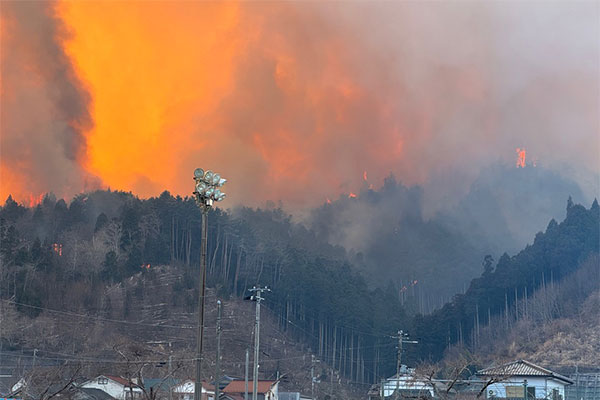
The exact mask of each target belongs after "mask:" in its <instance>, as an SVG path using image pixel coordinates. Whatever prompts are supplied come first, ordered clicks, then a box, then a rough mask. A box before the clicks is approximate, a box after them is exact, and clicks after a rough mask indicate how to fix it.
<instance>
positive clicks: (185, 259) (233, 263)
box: [0, 181, 600, 382]
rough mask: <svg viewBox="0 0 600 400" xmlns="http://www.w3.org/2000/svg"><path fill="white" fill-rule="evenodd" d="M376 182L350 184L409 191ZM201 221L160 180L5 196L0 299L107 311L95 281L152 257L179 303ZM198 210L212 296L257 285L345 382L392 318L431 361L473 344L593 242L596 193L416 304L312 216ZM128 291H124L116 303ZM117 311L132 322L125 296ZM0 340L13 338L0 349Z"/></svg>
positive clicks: (102, 284)
mask: <svg viewBox="0 0 600 400" xmlns="http://www.w3.org/2000/svg"><path fill="white" fill-rule="evenodd" d="M386 185H387V186H384V188H383V189H382V192H381V193H380V192H376V191H366V192H365V193H363V194H361V196H371V200H370V201H371V202H375V203H376V202H377V201H382V200H381V199H380V200H378V196H379V197H380V198H381V197H384V196H383V195H382V193H385V191H396V192H399V193H401V194H402V196H404V197H405V198H407V199H409V198H411V197H417V198H418V196H419V193H418V190H416V189H409V188H405V187H403V186H402V185H399V184H397V183H395V182H393V181H388V182H387V184H386ZM346 201H350V199H342V198H341V199H340V200H338V201H337V202H334V204H331V205H324V206H323V208H321V209H320V210H317V211H316V214H315V216H314V218H317V217H318V216H319V215H321V216H322V220H323V226H325V225H326V218H327V215H328V213H329V214H332V213H335V212H337V211H336V207H342V206H343V203H344V202H346ZM417 203H418V201H417ZM339 204H342V206H340V205H339ZM327 207H330V208H329V209H328V208H327ZM404 207H405V208H404V211H403V212H402V213H400V214H399V215H400V217H399V218H401V219H402V220H403V221H409V223H410V224H411V226H413V227H420V229H421V231H422V236H423V237H427V238H428V242H427V243H428V246H431V247H434V246H436V245H437V244H440V245H442V244H443V245H444V246H448V247H451V248H453V249H455V248H456V247H458V248H461V247H460V246H466V245H464V243H463V241H462V240H461V238H460V236H458V234H457V235H453V234H451V233H449V231H447V230H445V229H446V228H444V227H443V226H442V225H439V224H436V223H432V222H430V221H426V220H425V219H423V217H422V216H421V213H420V211H419V210H418V208H415V207H412V206H411V203H409V202H406V205H405V206H404ZM200 219H201V213H200V210H199V208H198V207H197V206H196V204H195V203H194V201H193V200H192V199H191V198H181V197H179V196H177V197H174V196H172V195H170V194H169V193H168V192H164V193H163V194H162V195H160V196H159V197H156V198H150V199H146V200H142V199H139V198H137V197H135V196H133V195H132V194H130V193H122V192H113V191H96V192H91V193H86V194H81V195H79V196H77V197H75V198H74V199H73V200H72V201H71V202H70V204H67V203H66V202H65V201H64V200H62V199H61V200H57V199H55V198H54V197H53V196H52V195H46V196H45V197H44V199H43V200H42V201H41V203H40V204H39V205H36V206H35V207H31V208H29V207H24V206H22V205H20V204H18V203H16V202H15V201H13V200H12V198H10V197H9V198H8V199H7V200H6V202H5V204H4V206H2V207H1V209H0V242H1V249H0V251H1V268H0V298H1V299H2V300H3V301H8V302H11V303H12V304H15V305H16V307H17V309H18V310H20V312H22V313H23V314H26V315H28V316H29V317H31V318H35V317H36V315H37V314H39V313H40V310H42V309H43V308H50V309H61V310H69V311H72V312H80V313H86V314H87V313H95V314H99V315H111V314H110V303H109V302H107V301H106V288H107V287H109V286H111V285H114V284H118V283H119V282H125V281H126V280H128V279H131V278H132V277H134V276H135V277H141V278H143V279H148V280H151V279H153V274H155V270H156V269H157V268H158V267H160V268H168V269H171V270H172V271H173V272H174V274H175V275H177V276H179V277H180V279H177V280H176V281H175V282H174V283H173V288H174V293H175V294H174V296H173V298H172V299H171V301H172V307H173V310H176V309H178V308H181V307H185V308H187V309H188V310H190V311H192V310H194V305H195V304H196V298H197V295H198V294H197V290H196V289H195V288H196V287H197V279H198V275H199V267H198V264H199V248H200V246H199V239H200ZM208 221H209V238H208V249H209V254H208V266H207V269H208V275H207V281H208V285H209V286H210V287H212V288H214V289H215V291H216V293H217V295H218V296H219V297H222V298H229V297H231V296H234V297H244V296H245V294H246V293H247V289H248V288H250V287H252V286H253V285H255V284H260V285H268V286H270V287H271V288H272V290H273V291H272V293H270V294H269V295H268V296H267V300H266V301H265V305H266V306H267V307H268V308H269V309H270V310H271V311H272V313H273V315H275V316H276V318H278V320H279V324H280V326H281V328H282V330H284V331H286V332H287V333H288V334H289V335H291V336H292V337H294V338H295V339H297V340H298V341H301V342H304V343H307V344H308V345H309V346H310V347H311V348H312V351H313V352H314V353H315V354H317V355H318V356H319V357H320V359H322V360H324V361H326V362H327V363H328V364H329V365H330V366H331V367H333V368H334V369H337V370H339V371H340V373H341V375H343V376H345V377H347V378H348V379H350V380H351V381H356V382H373V381H376V380H377V379H378V378H379V377H381V376H385V375H388V374H391V373H392V372H393V371H394V369H395V359H396V356H395V348H394V345H395V339H394V338H393V336H394V334H395V333H396V331H397V330H398V329H404V330H405V331H408V332H409V333H410V334H411V336H412V337H414V338H417V339H419V341H420V344H419V345H418V346H413V347H412V348H410V349H408V350H407V352H406V357H407V358H406V360H407V361H408V362H410V363H415V362H417V361H418V360H437V359H440V358H441V357H442V356H443V355H444V352H445V351H446V350H447V349H448V348H449V347H450V346H452V345H456V344H457V343H460V344H464V345H468V346H476V345H477V339H478V337H479V336H478V335H479V332H480V329H483V327H485V325H487V324H489V323H490V321H492V320H493V319H494V318H496V317H497V316H503V317H505V318H506V319H507V320H508V318H509V312H510V313H511V314H510V318H518V312H517V313H516V314H514V313H512V310H513V309H515V307H517V309H518V304H520V302H522V301H523V299H526V298H527V297H528V296H529V295H532V294H533V293H534V292H535V291H536V290H538V289H540V288H542V287H545V285H547V284H548V283H549V282H552V283H553V282H559V281H561V280H562V279H564V278H566V277H568V276H570V275H572V274H573V273H575V272H576V271H577V269H578V268H579V267H580V266H581V265H582V264H583V263H585V262H586V261H588V262H589V257H590V256H592V255H594V254H597V253H598V250H599V249H598V243H599V237H598V226H599V224H600V220H599V207H598V203H597V202H596V201H594V204H593V205H592V207H591V208H590V209H586V208H585V207H583V206H581V205H576V204H573V202H572V201H571V200H570V199H569V201H568V204H567V215H566V218H565V220H564V221H563V222H561V223H557V222H556V221H554V220H552V221H551V222H550V223H549V225H548V227H547V229H546V231H545V232H544V233H542V232H540V233H539V234H538V235H537V236H536V237H535V241H534V242H533V243H532V244H531V245H529V246H527V247H526V248H525V249H524V250H522V251H521V252H519V253H518V254H516V255H514V256H509V255H507V254H504V255H502V256H501V257H500V258H499V260H498V262H495V261H494V259H493V258H492V256H486V257H485V258H483V263H482V262H481V259H479V260H478V261H477V262H476V263H475V265H474V266H471V268H473V269H475V268H477V269H479V271H482V270H483V272H482V274H481V276H480V277H479V278H476V279H474V280H473V281H472V282H471V284H470V286H469V287H468V289H467V290H466V291H465V292H464V293H462V294H458V295H456V296H455V297H454V298H453V299H452V300H451V301H450V302H448V303H447V304H446V305H444V306H443V307H441V308H438V309H437V310H435V311H433V312H432V313H427V312H423V311H424V309H425V306H424V304H425V302H424V299H425V298H426V296H427V291H426V290H424V289H422V288H421V289H419V288H420V287H419V283H418V280H417V279H414V280H412V279H410V280H409V279H407V280H405V281H393V280H389V279H387V280H385V283H381V284H380V285H373V284H372V281H373V277H372V276H371V277H369V278H365V274H364V269H365V268H366V267H367V266H368V263H369V262H368V261H367V260H365V258H367V257H368V254H357V253H351V252H348V251H347V250H346V249H345V248H344V247H342V246H339V245H332V244H329V243H328V242H327V241H326V240H323V236H324V235H325V233H324V231H323V229H322V228H321V229H317V228H316V227H315V225H314V223H313V225H312V226H311V225H310V224H307V225H305V224H301V223H296V222H293V221H292V217H291V216H290V215H288V214H286V213H285V212H284V211H283V210H282V209H280V208H276V207H268V208H265V209H250V208H239V209H235V210H233V211H227V212H226V211H224V210H221V209H215V210H212V211H211V212H210V214H209V219H208ZM307 226H309V227H308V228H307ZM374 251H376V250H374ZM465 253H466V252H465ZM440 254H441V253H440ZM436 257H441V255H438V256H436ZM471 257H472V256H471ZM465 262H467V261H465ZM451 263H452V259H451V258H450V260H449V261H448V262H447V263H444V264H442V265H441V267H439V269H437V270H435V269H434V270H430V271H427V274H429V275H428V276H430V279H432V280H433V279H434V277H435V276H436V275H437V276H438V277H439V279H440V280H442V282H441V283H440V284H443V280H444V279H449V277H450V276H452V274H454V273H455V272H456V271H455V270H452V269H449V270H446V271H444V270H442V268H444V267H445V266H447V265H449V264H451ZM411 278H412V277H411ZM431 287H434V286H431ZM419 290H420V291H419ZM136 295H137V294H136V293H135V292H133V293H127V296H126V297H125V302H127V301H132V300H133V299H134V298H135V296H136ZM516 305H517V306H516ZM433 308H434V307H433V306H431V305H430V307H429V308H427V309H425V311H427V310H432V309H433ZM103 313H104V314H103ZM120 317H122V318H126V319H129V320H131V321H135V320H136V315H135V314H131V313H128V312H127V306H125V311H124V315H121V316H120ZM189 345H190V346H191V347H190V348H192V347H193V344H192V343H190V344H189ZM10 346H13V347H14V346H16V345H15V344H14V343H6V344H5V346H4V348H5V349H6V348H10Z"/></svg>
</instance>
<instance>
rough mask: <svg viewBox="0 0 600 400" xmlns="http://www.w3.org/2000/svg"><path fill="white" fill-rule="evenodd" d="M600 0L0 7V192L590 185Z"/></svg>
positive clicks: (33, 196) (298, 199) (257, 193)
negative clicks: (517, 173) (525, 182)
mask: <svg viewBox="0 0 600 400" xmlns="http://www.w3.org/2000/svg"><path fill="white" fill-rule="evenodd" d="M599 4H600V3H598V2H590V1H584V2H576V1H573V2H563V1H560V2H551V1H545V2H534V1H530V2H526V1H515V2H500V1H497V2H471V1H460V2H437V1H435V2H408V1H406V2H404V1H398V2H384V1H374V2H353V1H352V2H351V1H340V2H292V1H290V2H245V1H244V2H189V1H164V2H161V1H152V2H149V1H110V2H100V1H58V2H13V1H2V2H0V10H1V26H0V35H1V36H0V55H1V81H0V84H1V88H0V96H1V98H0V100H1V102H0V196H1V197H2V199H4V198H6V197H7V196H8V195H9V194H12V195H13V197H15V198H16V199H18V200H19V201H22V202H24V203H25V204H35V202H37V201H39V200H40V196H42V195H43V194H44V193H46V192H53V193H55V194H56V195H57V196H58V197H65V198H70V197H71V196H73V195H75V194H77V193H80V192H82V191H85V190H93V189H98V188H108V187H110V188H111V189H114V190H125V191H132V192H133V193H135V194H137V195H139V196H142V197H147V196H153V195H158V194H160V193H161V192H162V191H164V190H169V191H170V192H171V193H173V194H180V195H182V196H186V195H189V194H190V193H191V191H192V190H193V180H192V173H193V170H194V169H195V168H196V167H202V168H204V169H212V170H214V171H217V172H219V173H221V175H222V176H223V177H225V178H227V179H228V181H229V182H228V183H227V185H226V186H225V188H224V190H225V192H227V194H228V199H227V200H228V205H237V204H246V205H262V204H264V202H265V201H266V200H274V201H279V200H281V201H282V202H283V203H284V204H287V205H289V206H290V207H292V208H293V207H297V208H301V207H310V206H314V205H317V204H322V203H323V202H325V201H326V200H327V199H334V198H337V197H339V196H348V195H350V194H351V193H354V192H357V191H358V190H360V188H361V187H364V185H365V184H366V185H373V186H374V187H380V186H381V185H382V183H383V180H384V178H385V177H386V176H388V175H390V173H391V174H393V175H394V176H395V177H396V178H397V179H398V180H399V181H402V182H403V183H405V184H408V185H414V184H420V185H424V186H426V187H429V188H431V192H432V193H434V194H435V196H434V197H435V198H436V199H443V198H445V196H446V194H447V193H455V192H457V191H458V192H461V191H465V190H467V188H468V185H469V183H470V182H472V181H474V180H475V179H476V178H477V176H478V174H479V172H480V171H481V170H482V169H484V168H485V167H486V166H487V165H490V164H492V163H497V162H503V163H507V164H510V165H515V168H516V167H517V165H516V163H517V161H518V157H519V156H522V153H521V154H519V153H518V152H517V149H526V161H525V162H526V163H527V164H529V165H533V164H534V163H535V164H536V166H538V167H543V168H549V169H553V170H555V171H560V172H561V173H563V174H565V175H566V176H568V177H570V178H572V179H575V180H576V181H577V182H579V183H580V185H581V186H582V188H583V190H584V191H586V192H587V193H592V194H593V195H595V194H596V193H597V192H598V181H597V177H598V172H599V171H600V168H599V165H600V159H599V158H600V139H599V137H600V135H599V132H600V129H599V128H600V117H599V113H598V110H599V109H600V107H599V106H600V100H599V99H600V68H599V61H600V5H599Z"/></svg>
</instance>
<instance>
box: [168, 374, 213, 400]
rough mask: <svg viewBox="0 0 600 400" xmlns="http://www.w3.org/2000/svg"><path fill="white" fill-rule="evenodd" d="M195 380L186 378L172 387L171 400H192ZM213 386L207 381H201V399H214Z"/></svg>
mask: <svg viewBox="0 0 600 400" xmlns="http://www.w3.org/2000/svg"><path fill="white" fill-rule="evenodd" d="M195 389H196V381H194V380H192V379H187V380H185V381H183V382H181V383H179V384H178V385H176V386H174V387H173V400H194V393H195V391H196V390H195ZM214 398H215V387H214V386H213V385H211V384H210V383H208V382H202V395H201V396H200V399H201V400H214Z"/></svg>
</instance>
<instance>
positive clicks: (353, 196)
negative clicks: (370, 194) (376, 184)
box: [348, 193, 356, 199]
mask: <svg viewBox="0 0 600 400" xmlns="http://www.w3.org/2000/svg"><path fill="white" fill-rule="evenodd" d="M348 198H349V199H355V198H356V194H354V193H350V194H349V195H348Z"/></svg>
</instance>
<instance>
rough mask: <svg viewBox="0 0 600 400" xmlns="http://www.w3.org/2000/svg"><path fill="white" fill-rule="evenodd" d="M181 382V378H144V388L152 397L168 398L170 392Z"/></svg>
mask: <svg viewBox="0 0 600 400" xmlns="http://www.w3.org/2000/svg"><path fill="white" fill-rule="evenodd" d="M180 382H181V381H180V380H179V379H175V378H147V379H146V378H144V389H145V390H146V394H147V395H148V396H150V398H152V399H156V400H162V399H168V398H169V392H171V390H172V389H173V388H174V387H175V386H177V385H179V383H180Z"/></svg>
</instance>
